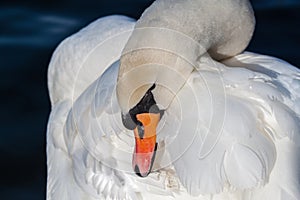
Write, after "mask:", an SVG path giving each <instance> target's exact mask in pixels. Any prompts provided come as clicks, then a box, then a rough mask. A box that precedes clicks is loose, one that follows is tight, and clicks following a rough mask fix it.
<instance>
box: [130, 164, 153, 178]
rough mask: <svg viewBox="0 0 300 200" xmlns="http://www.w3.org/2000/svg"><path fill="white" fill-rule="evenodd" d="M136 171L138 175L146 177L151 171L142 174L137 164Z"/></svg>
mask: <svg viewBox="0 0 300 200" xmlns="http://www.w3.org/2000/svg"><path fill="white" fill-rule="evenodd" d="M134 172H135V174H136V175H138V176H139V177H142V178H145V177H147V176H148V175H149V173H150V172H148V173H147V174H141V172H140V169H139V167H138V166H137V165H135V167H134Z"/></svg>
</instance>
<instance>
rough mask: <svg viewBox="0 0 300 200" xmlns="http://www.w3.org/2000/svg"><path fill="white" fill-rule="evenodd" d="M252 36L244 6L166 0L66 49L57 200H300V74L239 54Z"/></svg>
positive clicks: (59, 84) (53, 172) (52, 140)
mask: <svg viewBox="0 0 300 200" xmlns="http://www.w3.org/2000/svg"><path fill="white" fill-rule="evenodd" d="M134 26H135V27H134ZM253 27H254V19H253V13H252V9H251V6H250V5H249V3H248V1H246V0H240V1H233V0H232V1H230V0H222V1H212V0H210V1H208V0H207V1H205V0H197V1H192V0H186V1H179V0H177V1H175V0H158V1H156V2H155V3H154V4H153V5H152V6H151V7H150V8H149V9H147V10H146V11H145V13H144V14H143V16H142V17H141V19H140V20H139V21H138V22H137V23H135V21H134V20H133V19H130V18H128V17H124V16H110V17H105V18H101V19H99V20H97V21H95V22H93V23H92V24H90V25H89V26H88V27H86V28H84V29H82V30H81V31H80V32H78V33H76V34H74V35H73V36H71V37H69V38H67V39H66V40H64V41H63V42H62V43H61V44H60V45H59V47H58V48H57V49H56V51H55V52H54V54H53V57H52V59H51V62H50V66H49V71H48V86H49V93H50V99H51V104H52V111H51V114H50V118H49V123H48V130H47V164H48V180H47V199H48V200H52V199H72V200H77V199H78V200H79V199H87V200H94V199H150V198H152V199H161V198H163V199H174V198H175V199H200V200H206V199H213V200H225V199H226V200H227V199H228V200H229V199H230V200H241V199H243V200H247V199H249V200H250V199H251V200H258V199H274V200H283V199H284V200H286V199H293V200H294V199H295V200H296V199H300V184H299V166H300V160H299V159H300V155H299V152H300V147H299V144H300V143H299V134H300V123H299V122H300V120H299V115H300V101H299V98H300V72H299V70H298V69H297V68H295V67H293V66H291V65H289V64H288V63H286V62H284V61H282V60H279V59H277V58H273V57H269V56H263V55H258V54H254V53H250V52H244V53H240V52H242V51H243V49H244V48H245V47H246V46H247V44H248V42H249V40H250V38H251V36H252V32H253ZM122 51H123V52H122ZM121 54H122V56H121ZM120 57H121V59H120ZM119 59H120V60H119ZM220 59H221V61H220ZM141 99H142V100H141ZM125 126H126V127H127V128H129V129H134V131H131V130H128V129H127V128H125ZM156 126H157V127H156ZM156 133H157V134H156ZM155 154H156V156H155ZM137 175H139V176H142V177H139V176H137Z"/></svg>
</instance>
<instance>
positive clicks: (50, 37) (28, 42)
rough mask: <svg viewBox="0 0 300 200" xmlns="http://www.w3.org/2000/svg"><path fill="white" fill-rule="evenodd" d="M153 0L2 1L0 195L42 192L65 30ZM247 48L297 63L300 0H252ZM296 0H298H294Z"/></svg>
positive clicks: (132, 11) (136, 10)
mask: <svg viewBox="0 0 300 200" xmlns="http://www.w3.org/2000/svg"><path fill="white" fill-rule="evenodd" d="M151 2H152V1H151V0H135V1H133V0H118V1H108V0H105V1H91V0H85V1H79V0H77V1H66V0H64V1H50V0H48V1H44V3H43V4H41V3H40V2H39V1H27V2H26V3H24V2H23V1H3V2H0V92H1V98H0V110H1V112H0V121H1V123H0V124H1V126H0V198H1V199H12V200H14V199H30V200H35V199H45V190H46V157H45V155H46V154H45V149H46V143H45V141H46V139H45V138H46V137H45V136H46V135H45V133H46V123H47V118H48V115H49V112H50V107H49V100H48V94H47V85H46V81H47V80H46V73H47V66H48V63H49V60H50V58H51V54H52V52H53V50H54V49H55V47H56V46H57V45H58V44H59V42H60V41H61V40H63V39H64V38H65V37H67V36H69V35H71V34H72V33H75V32H76V31H78V30H79V29H80V28H82V27H83V26H85V25H87V24H89V23H90V22H91V21H93V20H95V19H97V18H99V17H101V16H105V15H108V14H114V13H115V14H125V15H129V16H131V17H135V18H138V16H140V14H141V13H142V11H143V10H144V9H145V8H146V7H147V6H148V5H149V4H150V3H151ZM253 2H254V3H255V8H256V17H257V29H256V32H255V35H254V38H253V40H252V42H251V44H250V46H249V48H248V50H251V51H255V52H259V53H264V54H269V55H274V56H277V57H280V58H283V59H285V60H287V61H288V62H290V63H292V64H294V65H297V66H300V51H299V44H300V37H299V36H300V24H299V23H300V12H299V11H300V7H299V6H298V5H299V4H298V3H297V2H298V1H289V0H286V1H284V0H281V1H280V0H278V1H275V0H273V1H267V0H256V1H253ZM295 2H296V3H295Z"/></svg>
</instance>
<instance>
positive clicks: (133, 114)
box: [122, 84, 164, 177]
mask: <svg viewBox="0 0 300 200" xmlns="http://www.w3.org/2000/svg"><path fill="white" fill-rule="evenodd" d="M154 88H155V84H153V85H152V87H151V88H150V89H148V90H147V91H146V93H145V95H144V96H143V98H142V99H141V100H140V101H139V102H138V103H137V104H136V106H134V107H133V108H131V109H130V110H129V112H128V113H126V114H122V122H123V124H124V126H125V127H126V128H128V129H130V130H133V131H134V137H135V150H134V153H133V159H132V167H133V169H134V172H135V173H136V174H137V175H138V176H140V177H146V176H147V175H148V174H149V173H150V172H151V169H152V166H153V162H154V159H155V154H156V149H157V142H156V128H157V125H158V123H159V120H160V119H161V117H162V116H163V114H164V110H161V109H159V108H158V106H157V104H156V101H155V99H154V96H153V94H152V90H153V89H154Z"/></svg>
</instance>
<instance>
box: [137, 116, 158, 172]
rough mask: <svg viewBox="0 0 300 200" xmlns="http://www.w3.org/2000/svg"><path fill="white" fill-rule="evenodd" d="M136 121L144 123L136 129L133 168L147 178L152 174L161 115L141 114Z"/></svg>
mask: <svg viewBox="0 0 300 200" xmlns="http://www.w3.org/2000/svg"><path fill="white" fill-rule="evenodd" d="M136 119H137V120H138V121H139V122H141V123H142V126H140V125H138V126H137V127H136V128H135V129H134V137H135V150H134V153H133V159H132V166H133V169H134V171H135V173H136V174H137V175H139V176H141V177H146V176H148V174H149V173H150V172H151V169H152V165H153V162H154V159H155V153H156V148H157V143H156V127H157V125H158V122H159V120H160V114H159V113H141V114H137V115H136Z"/></svg>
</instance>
